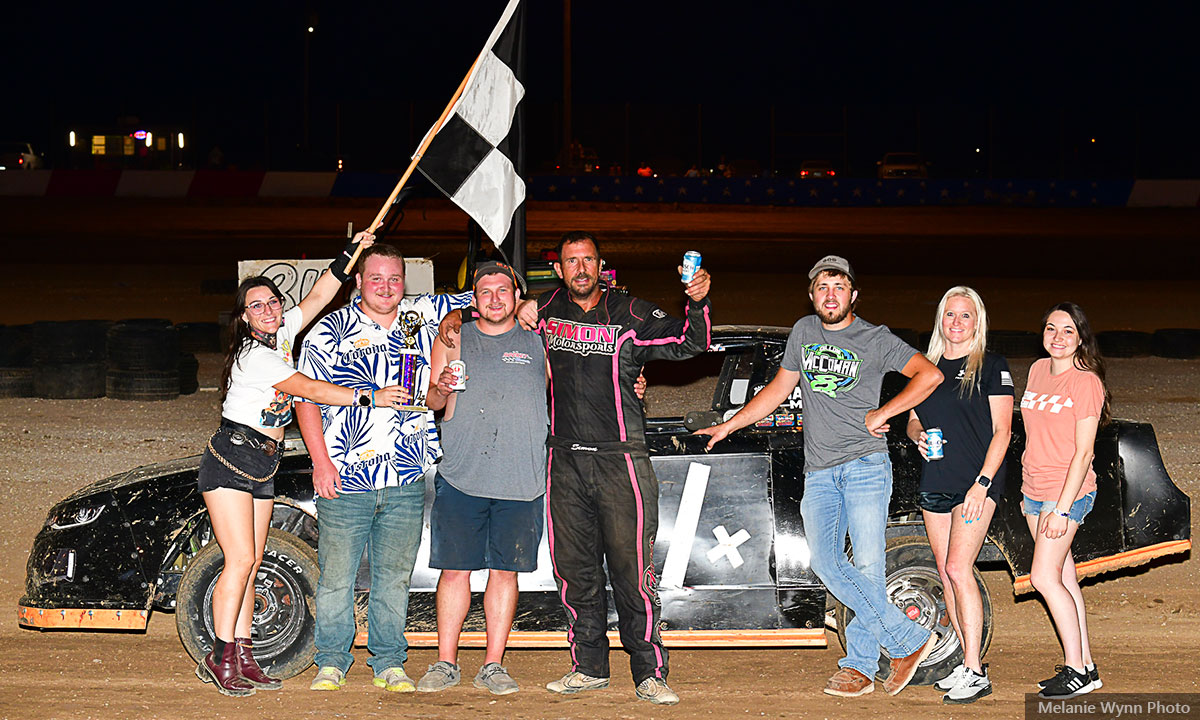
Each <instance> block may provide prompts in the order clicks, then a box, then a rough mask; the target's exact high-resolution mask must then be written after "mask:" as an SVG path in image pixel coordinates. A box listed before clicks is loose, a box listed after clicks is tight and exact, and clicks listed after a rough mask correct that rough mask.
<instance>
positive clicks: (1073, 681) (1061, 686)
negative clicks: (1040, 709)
mask: <svg viewBox="0 0 1200 720" xmlns="http://www.w3.org/2000/svg"><path fill="white" fill-rule="evenodd" d="M1092 690H1095V687H1094V686H1093V685H1092V679H1091V677H1090V673H1088V672H1087V671H1086V670H1085V671H1084V672H1082V673H1080V672H1076V671H1075V668H1073V667H1071V666H1070V665H1063V666H1062V671H1061V672H1059V673H1058V674H1057V675H1055V676H1054V677H1053V678H1051V679H1050V680H1049V681H1048V682H1047V683H1046V687H1044V688H1042V691H1041V692H1039V693H1038V697H1040V698H1042V699H1045V700H1069V699H1071V698H1073V697H1077V696H1079V695H1084V694H1086V693H1090V692H1091V691H1092Z"/></svg>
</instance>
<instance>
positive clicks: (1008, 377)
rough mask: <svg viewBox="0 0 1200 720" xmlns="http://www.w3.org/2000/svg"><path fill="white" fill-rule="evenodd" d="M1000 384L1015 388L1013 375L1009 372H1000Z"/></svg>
mask: <svg viewBox="0 0 1200 720" xmlns="http://www.w3.org/2000/svg"><path fill="white" fill-rule="evenodd" d="M1000 384H1001V385H1007V386H1009V387H1013V381H1012V373H1010V372H1009V371H1007V370H1001V371H1000Z"/></svg>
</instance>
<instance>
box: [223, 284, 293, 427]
mask: <svg viewBox="0 0 1200 720" xmlns="http://www.w3.org/2000/svg"><path fill="white" fill-rule="evenodd" d="M303 324H304V314H303V313H302V312H300V308H299V307H294V308H292V309H291V310H288V311H287V312H285V313H284V314H283V324H282V325H281V326H280V328H279V331H278V332H276V333H275V349H274V350H272V349H271V348H269V347H267V346H266V345H263V344H262V343H260V342H258V341H257V340H251V341H250V342H247V343H246V344H244V345H242V349H241V351H240V352H239V353H238V356H237V360H235V361H234V363H233V370H232V372H230V374H229V379H230V383H229V392H228V393H226V394H225V403H224V404H223V405H222V406H221V417H224V418H227V419H229V420H232V421H234V422H236V423H241V424H243V425H248V426H250V427H252V428H262V429H273V428H281V427H283V426H285V425H287V424H288V423H290V422H291V421H292V396H291V395H288V394H287V393H285V392H283V391H280V390H276V389H275V387H274V386H275V384H276V383H280V382H283V381H284V380H287V379H288V378H290V377H291V376H293V375H295V374H296V362H295V360H293V359H292V344H293V343H294V342H295V341H296V334H297V333H298V332H299V330H300V326H301V325H303Z"/></svg>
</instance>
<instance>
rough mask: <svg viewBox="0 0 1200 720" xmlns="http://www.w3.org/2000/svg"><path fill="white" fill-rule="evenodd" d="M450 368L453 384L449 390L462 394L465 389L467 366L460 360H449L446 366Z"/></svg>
mask: <svg viewBox="0 0 1200 720" xmlns="http://www.w3.org/2000/svg"><path fill="white" fill-rule="evenodd" d="M446 365H447V367H449V368H450V372H452V373H454V384H453V385H451V386H450V389H451V390H453V391H454V392H462V391H463V390H466V389H467V364H466V363H465V362H463V361H462V360H451V361H450V362H449V363H447V364H446Z"/></svg>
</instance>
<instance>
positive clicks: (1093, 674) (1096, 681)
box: [939, 663, 1104, 690]
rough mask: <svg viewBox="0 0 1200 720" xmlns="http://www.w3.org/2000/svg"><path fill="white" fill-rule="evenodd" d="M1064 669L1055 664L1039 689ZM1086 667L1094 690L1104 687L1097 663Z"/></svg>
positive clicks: (1041, 682) (1039, 684)
mask: <svg viewBox="0 0 1200 720" xmlns="http://www.w3.org/2000/svg"><path fill="white" fill-rule="evenodd" d="M957 669H958V668H955V670H957ZM1062 669H1063V666H1062V665H1055V666H1054V677H1050V678H1046V679H1045V680H1042V681H1040V682H1039V683H1038V684H1037V686H1038V690H1041V689H1042V688H1044V687H1046V684H1047V683H1049V682H1050V681H1051V680H1053V679H1054V678H1056V677H1058V673H1060V672H1062ZM1084 669H1085V670H1087V672H1088V679H1090V680H1091V681H1092V689H1093V690H1099V689H1100V688H1102V687H1104V682H1103V681H1101V680H1100V671H1099V670H1098V669H1097V668H1096V664H1095V663H1092V664H1091V665H1090V666H1084ZM939 689H941V688H939ZM947 689H948V688H947Z"/></svg>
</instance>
